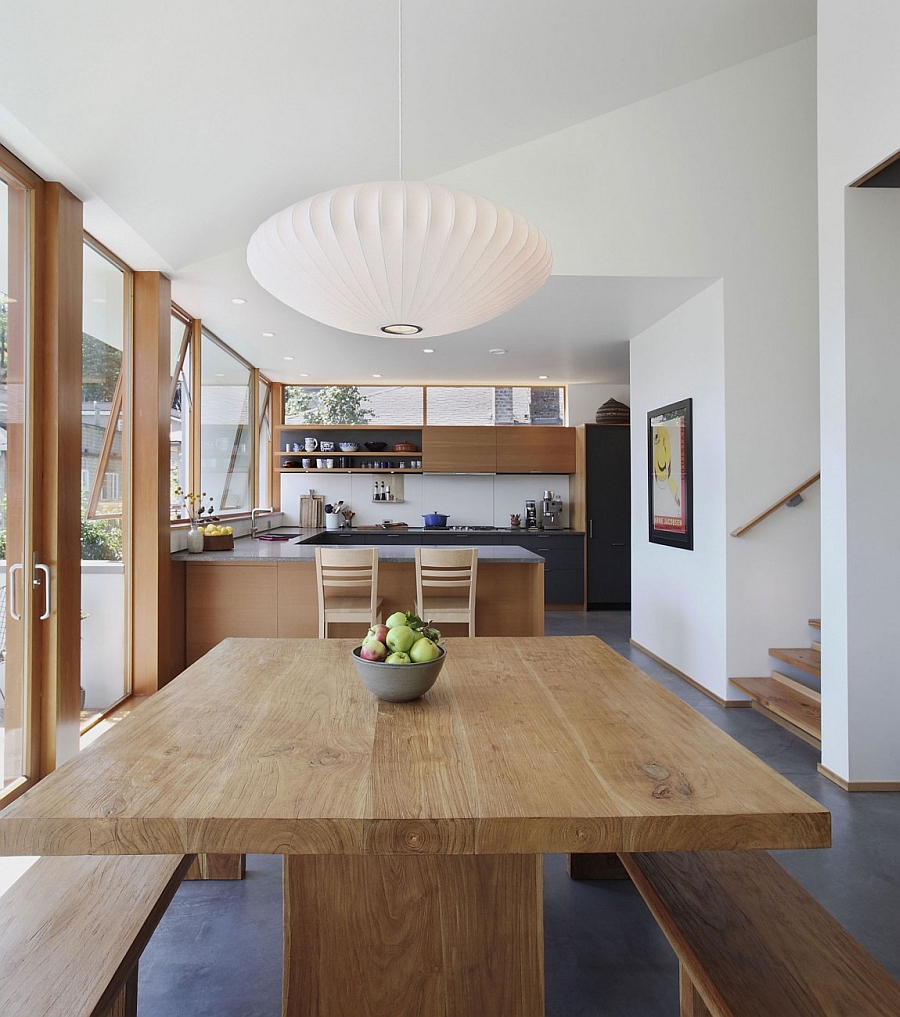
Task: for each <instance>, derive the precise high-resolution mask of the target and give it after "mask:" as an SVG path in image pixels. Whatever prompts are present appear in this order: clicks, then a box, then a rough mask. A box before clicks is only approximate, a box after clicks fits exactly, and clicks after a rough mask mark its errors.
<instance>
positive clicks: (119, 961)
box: [0, 855, 194, 1017]
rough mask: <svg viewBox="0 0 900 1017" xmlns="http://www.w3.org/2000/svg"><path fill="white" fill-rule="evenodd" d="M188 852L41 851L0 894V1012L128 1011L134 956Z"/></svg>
mask: <svg viewBox="0 0 900 1017" xmlns="http://www.w3.org/2000/svg"><path fill="white" fill-rule="evenodd" d="M193 857H194V856H193V855H151V856H144V855H125V856H91V857H83V856H75V857H72V856H70V857H59V858H49V857H47V858H39V859H38V860H37V861H36V862H35V863H34V865H32V866H31V868H30V869H28V871H27V872H25V873H24V875H22V876H21V878H20V879H19V880H18V881H17V882H16V883H14V884H13V885H12V886H11V887H10V889H9V890H8V891H7V892H6V893H5V894H4V895H3V899H2V904H0V1014H3V1015H7V1014H9V1015H10V1017H12V1015H15V1017H134V1015H135V1014H136V1007H137V962H138V958H139V957H140V955H141V952H142V950H143V949H144V947H145V946H146V945H147V941H148V940H149V939H150V936H151V935H152V933H153V930H154V929H155V928H156V926H157V924H158V922H159V920H160V918H161V917H162V915H163V913H164V912H165V910H166V908H167V907H168V905H169V902H170V901H171V900H172V897H173V896H174V895H175V891H176V890H177V889H178V886H179V884H180V883H181V880H182V878H183V876H184V874H185V872H186V871H187V869H188V867H189V866H190V864H191V862H192V861H193Z"/></svg>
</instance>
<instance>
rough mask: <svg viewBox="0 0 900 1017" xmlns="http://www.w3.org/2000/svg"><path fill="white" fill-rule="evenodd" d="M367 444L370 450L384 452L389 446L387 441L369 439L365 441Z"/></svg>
mask: <svg viewBox="0 0 900 1017" xmlns="http://www.w3.org/2000/svg"><path fill="white" fill-rule="evenodd" d="M365 446H366V448H367V449H368V450H369V451H370V452H384V450H385V449H386V448H387V442H386V441H367V442H365Z"/></svg>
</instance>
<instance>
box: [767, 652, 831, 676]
mask: <svg viewBox="0 0 900 1017" xmlns="http://www.w3.org/2000/svg"><path fill="white" fill-rule="evenodd" d="M768 653H769V656H770V657H775V658H776V659H777V660H783V661H784V662H785V663H786V664H791V665H792V666H793V667H796V668H799V669H800V670H801V671H805V672H806V673H807V674H811V675H815V676H816V677H817V678H819V677H821V675H822V654H821V653H820V652H819V651H818V650H816V649H814V648H813V647H812V646H795V647H779V646H770V647H769V650H768Z"/></svg>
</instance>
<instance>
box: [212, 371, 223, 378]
mask: <svg viewBox="0 0 900 1017" xmlns="http://www.w3.org/2000/svg"><path fill="white" fill-rule="evenodd" d="M213 377H214V378H224V377H225V372H224V371H216V373H215V374H214V375H213Z"/></svg>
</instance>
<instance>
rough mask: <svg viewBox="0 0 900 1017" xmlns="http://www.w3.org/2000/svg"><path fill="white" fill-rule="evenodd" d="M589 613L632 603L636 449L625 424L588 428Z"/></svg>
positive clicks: (599, 425)
mask: <svg viewBox="0 0 900 1017" xmlns="http://www.w3.org/2000/svg"><path fill="white" fill-rule="evenodd" d="M585 506H586V513H587V534H588V536H587V603H588V607H594V608H598V607H628V606H629V605H630V603H631V443H630V428H628V427H627V426H623V425H621V424H586V425H585Z"/></svg>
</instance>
